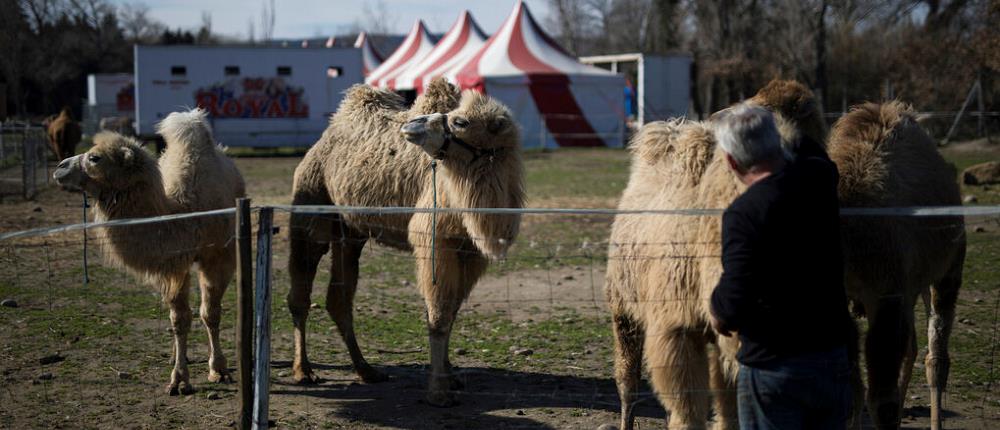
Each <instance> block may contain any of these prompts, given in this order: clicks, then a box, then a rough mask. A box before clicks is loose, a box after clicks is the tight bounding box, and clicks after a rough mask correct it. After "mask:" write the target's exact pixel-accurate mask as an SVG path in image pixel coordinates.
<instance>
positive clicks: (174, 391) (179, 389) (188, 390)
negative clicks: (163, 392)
mask: <svg viewBox="0 0 1000 430" xmlns="http://www.w3.org/2000/svg"><path fill="white" fill-rule="evenodd" d="M188 394H194V387H192V386H191V384H189V383H187V382H178V383H176V384H169V385H167V395H168V396H179V395H185V396H186V395H188Z"/></svg>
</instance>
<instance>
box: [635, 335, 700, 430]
mask: <svg viewBox="0 0 1000 430" xmlns="http://www.w3.org/2000/svg"><path fill="white" fill-rule="evenodd" d="M643 349H644V351H643V355H644V356H645V357H646V363H647V366H648V368H649V373H650V379H651V382H652V385H653V391H654V392H655V393H656V396H657V397H658V398H659V399H660V403H661V404H662V405H663V406H664V407H665V408H666V409H667V411H668V412H669V414H670V415H669V417H668V418H667V428H670V429H690V430H694V429H704V428H705V424H706V423H707V422H708V412H709V402H710V399H709V397H710V394H709V391H708V388H709V377H708V355H707V352H706V342H705V336H704V335H703V334H701V333H699V332H696V331H693V330H691V331H688V330H685V329H684V328H672V327H666V326H659V327H657V326H647V327H646V340H645V343H644V348H643Z"/></svg>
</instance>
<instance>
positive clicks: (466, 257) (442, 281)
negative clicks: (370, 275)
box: [416, 240, 488, 407]
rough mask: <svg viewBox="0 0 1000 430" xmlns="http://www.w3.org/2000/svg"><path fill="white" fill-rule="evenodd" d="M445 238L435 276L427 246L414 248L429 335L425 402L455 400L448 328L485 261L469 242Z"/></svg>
mask: <svg viewBox="0 0 1000 430" xmlns="http://www.w3.org/2000/svg"><path fill="white" fill-rule="evenodd" d="M441 242H444V241H443V240H442V241H441ZM448 242H449V243H440V242H439V243H438V247H439V248H438V254H437V255H436V256H435V258H434V261H435V262H436V265H437V267H436V268H434V269H436V272H437V276H436V277H434V276H432V272H431V270H432V268H431V258H430V255H429V254H430V250H429V249H427V248H418V249H417V251H416V254H417V277H418V281H419V285H420V291H421V293H422V294H423V296H424V302H425V304H426V306H427V331H428V336H429V338H430V353H431V375H430V383H429V385H428V393H427V403H428V404H430V405H432V406H438V407H450V406H454V405H456V404H457V402H456V401H455V398H454V396H453V393H452V392H451V390H452V388H453V387H456V386H458V385H459V383H458V380H457V378H456V377H455V375H454V374H452V368H451V362H450V361H449V360H448V343H449V340H450V338H451V329H452V325H453V324H454V322H455V317H456V315H457V314H458V310H459V308H460V307H461V305H462V302H463V301H464V300H465V298H466V297H467V296H468V295H469V292H470V291H471V290H472V287H473V285H475V282H476V281H477V280H478V279H479V277H480V276H482V274H483V273H484V272H485V271H486V266H487V264H488V263H487V261H486V259H485V258H483V257H482V256H481V255H480V254H479V253H478V251H475V250H474V249H471V248H470V247H471V245H469V244H464V245H468V246H465V247H463V243H462V242H460V241H448ZM435 280H436V281H437V282H436V283H435V282H434V281H435Z"/></svg>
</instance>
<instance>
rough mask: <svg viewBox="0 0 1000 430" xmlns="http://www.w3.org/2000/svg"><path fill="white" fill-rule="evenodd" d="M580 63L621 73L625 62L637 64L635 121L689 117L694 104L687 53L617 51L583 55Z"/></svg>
mask: <svg viewBox="0 0 1000 430" xmlns="http://www.w3.org/2000/svg"><path fill="white" fill-rule="evenodd" d="M580 62H581V63H584V64H590V65H595V66H600V65H604V66H605V67H608V66H610V67H608V68H610V70H611V71H612V72H616V73H620V72H621V70H620V69H621V66H622V65H623V64H628V63H635V65H636V69H637V70H636V72H637V79H636V80H637V81H638V82H636V84H637V85H636V93H637V94H636V99H637V101H638V108H637V109H636V123H637V125H639V126H641V125H643V124H645V123H647V122H650V121H659V120H666V119H669V118H676V117H686V116H687V115H688V112H689V110H690V107H691V62H692V59H691V56H690V55H686V54H675V55H653V54H614V55H596V56H592V57H580Z"/></svg>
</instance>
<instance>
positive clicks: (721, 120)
mask: <svg viewBox="0 0 1000 430" xmlns="http://www.w3.org/2000/svg"><path fill="white" fill-rule="evenodd" d="M712 122H713V123H714V124H715V127H714V128H715V140H716V141H717V142H719V146H720V147H721V148H722V150H723V151H725V152H726V153H727V154H729V155H730V156H732V157H733V159H734V160H736V164H737V166H738V167H739V168H741V169H749V168H750V167H753V166H754V165H757V164H760V163H762V162H765V161H770V160H775V159H779V158H783V157H786V154H785V151H784V149H783V148H782V147H781V135H780V134H778V127H777V125H775V123H774V115H772V114H771V112H770V111H768V110H767V109H764V108H762V107H760V106H756V105H752V104H748V103H740V104H737V105H735V106H733V107H730V108H728V109H726V110H723V111H721V112H719V113H717V114H715V115H714V117H713V118H712Z"/></svg>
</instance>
